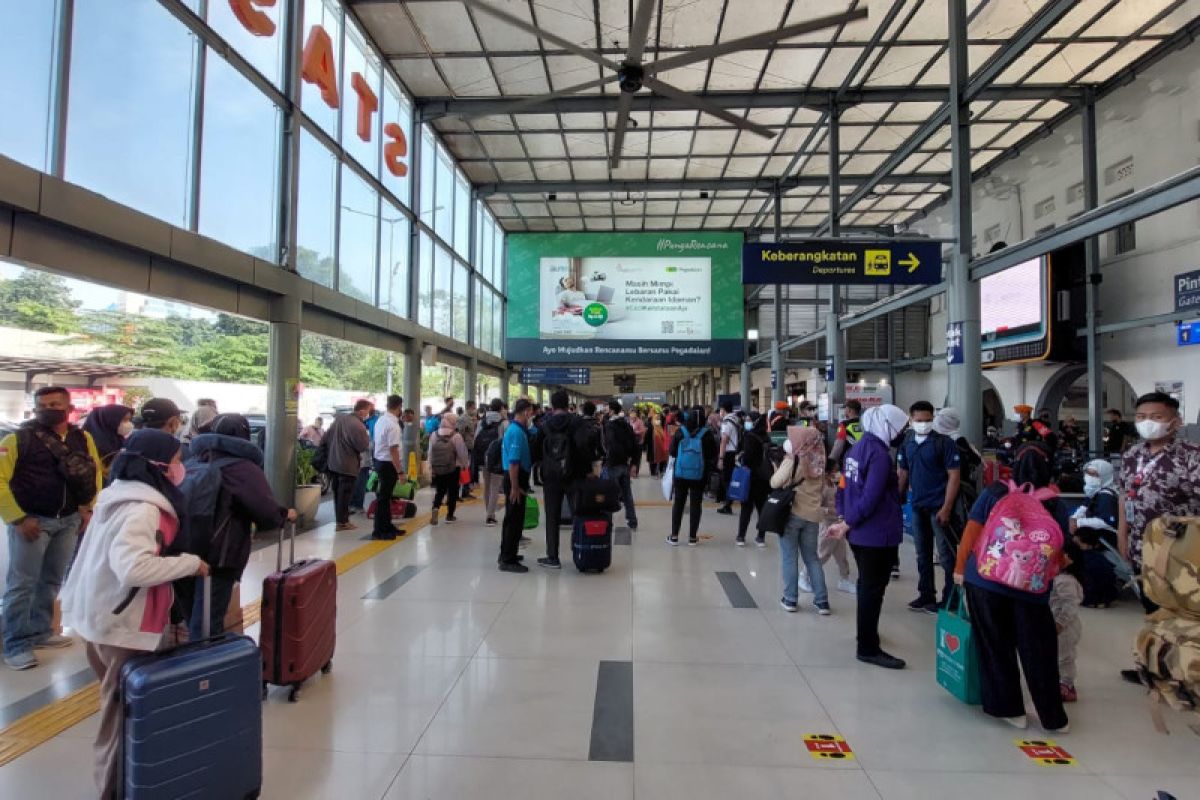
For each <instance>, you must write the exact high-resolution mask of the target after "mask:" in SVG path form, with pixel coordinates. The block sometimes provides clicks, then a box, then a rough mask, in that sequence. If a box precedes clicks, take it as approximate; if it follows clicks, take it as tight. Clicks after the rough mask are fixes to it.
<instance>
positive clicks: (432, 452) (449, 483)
mask: <svg viewBox="0 0 1200 800" xmlns="http://www.w3.org/2000/svg"><path fill="white" fill-rule="evenodd" d="M457 424H458V417H457V416H456V415H454V414H442V424H441V427H440V428H438V429H437V430H436V431H434V433H433V435H432V436H430V437H429V454H428V455H429V470H430V472H432V473H433V488H434V493H433V510H432V512H431V514H430V518H429V524H430V525H437V524H438V511H439V510H440V509H441V507H442V500H443V499H445V501H446V522H457V521H458V518H457V517H455V516H454V510H455V509H456V508H457V507H458V487H459V482H458V476H459V471H460V470H464V469H466V468H467V466H468V464H469V462H468V460H467V445H466V443H464V442H463V438H462V436H460V435H459V434H458V432H457V431H456V430H455V426H457Z"/></svg>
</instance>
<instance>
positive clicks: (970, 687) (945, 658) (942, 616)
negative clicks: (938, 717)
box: [937, 586, 980, 705]
mask: <svg viewBox="0 0 1200 800" xmlns="http://www.w3.org/2000/svg"><path fill="white" fill-rule="evenodd" d="M937 682H938V684H939V685H940V686H941V687H942V688H944V689H945V690H946V691H948V692H949V693H950V694H952V695H954V696H955V697H957V698H958V699H959V700H961V701H963V702H964V703H967V704H968V705H978V704H979V702H980V697H979V649H978V648H977V647H976V645H975V637H974V631H973V630H972V629H971V618H970V616H969V615H968V612H967V602H966V597H965V594H964V592H963V589H962V587H961V586H954V587H952V588H951V589H950V596H949V597H948V598H947V599H946V607H945V608H943V609H942V610H941V611H939V612H938V619H937Z"/></svg>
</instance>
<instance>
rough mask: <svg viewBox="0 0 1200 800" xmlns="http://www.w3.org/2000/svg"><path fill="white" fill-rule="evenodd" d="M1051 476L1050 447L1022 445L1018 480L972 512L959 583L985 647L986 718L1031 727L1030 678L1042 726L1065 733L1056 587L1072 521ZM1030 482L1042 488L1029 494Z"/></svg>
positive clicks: (991, 491) (990, 493) (992, 491)
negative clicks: (1024, 693) (1052, 486)
mask: <svg viewBox="0 0 1200 800" xmlns="http://www.w3.org/2000/svg"><path fill="white" fill-rule="evenodd" d="M1050 477H1051V468H1050V453H1049V452H1047V450H1046V447H1045V446H1044V445H1043V444H1041V443H1040V442H1031V443H1028V444H1025V445H1022V446H1021V448H1020V449H1019V450H1018V451H1017V456H1016V461H1015V463H1014V465H1013V479H1014V481H1013V482H1011V483H1000V482H999V481H997V482H996V483H993V484H992V485H991V486H989V487H988V488H987V490H986V491H985V492H984V493H983V494H981V495H980V497H979V500H977V501H976V503H975V506H974V507H973V508H972V509H971V516H970V521H969V522H968V523H967V528H966V531H965V532H964V533H963V540H962V543H961V544H960V545H959V548H958V561H957V563H956V564H955V569H954V581H955V583H958V584H959V585H964V586H965V587H966V593H967V603H968V606H969V608H970V610H971V623H972V625H973V627H974V631H975V637H976V639H977V640H978V644H979V667H980V689H981V694H982V697H983V711H984V713H986V714H988V715H990V716H993V717H997V718H999V719H1003V720H1004V721H1005V722H1007V723H1009V724H1010V725H1012V726H1014V727H1016V728H1025V727H1026V726H1027V724H1028V722H1027V720H1026V716H1025V700H1024V697H1023V696H1022V694H1021V674H1022V673H1024V675H1025V682H1026V684H1027V685H1028V687H1029V694H1030V696H1031V697H1032V698H1033V705H1034V707H1035V708H1036V709H1037V714H1038V719H1039V720H1040V722H1041V726H1042V729H1043V730H1045V731H1046V732H1047V733H1066V732H1067V731H1068V730H1069V724H1068V720H1067V713H1066V711H1065V710H1064V709H1063V699H1062V692H1061V689H1060V688H1059V672H1058V632H1057V630H1056V628H1055V625H1054V615H1053V614H1052V613H1051V610H1050V589H1051V583H1052V581H1053V579H1054V576H1055V575H1057V574H1058V572H1059V571H1060V569H1061V565H1062V550H1063V544H1064V540H1063V531H1064V530H1066V528H1067V526H1068V520H1067V509H1066V506H1064V505H1063V503H1062V501H1061V500H1059V499H1058V497H1057V491H1055V490H1053V489H1049V488H1047V487H1049V486H1050ZM1026 484H1028V485H1029V486H1032V487H1033V488H1034V489H1035V490H1041V491H1035V493H1033V494H1028V493H1026V492H1025V491H1023V489H1024V488H1025V486H1026ZM1018 662H1019V664H1020V667H1019V668H1018Z"/></svg>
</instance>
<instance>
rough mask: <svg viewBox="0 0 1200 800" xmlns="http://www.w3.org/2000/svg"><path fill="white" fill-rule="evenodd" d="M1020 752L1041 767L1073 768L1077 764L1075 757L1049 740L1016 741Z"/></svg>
mask: <svg viewBox="0 0 1200 800" xmlns="http://www.w3.org/2000/svg"><path fill="white" fill-rule="evenodd" d="M1015 741H1016V744H1017V747H1018V748H1020V750H1021V752H1022V753H1024V754H1025V755H1027V756H1029V757H1030V758H1032V759H1033V760H1034V761H1036V762H1038V763H1039V764H1041V765H1042V766H1043V767H1073V766H1075V765H1076V764H1078V763H1079V762H1078V761H1076V760H1075V757H1074V756H1073V755H1071V754H1070V753H1068V752H1067V751H1066V750H1064V749H1062V748H1061V747H1059V746H1058V745H1056V744H1055V743H1054V742H1053V741H1051V740H1050V739H1016V740H1015Z"/></svg>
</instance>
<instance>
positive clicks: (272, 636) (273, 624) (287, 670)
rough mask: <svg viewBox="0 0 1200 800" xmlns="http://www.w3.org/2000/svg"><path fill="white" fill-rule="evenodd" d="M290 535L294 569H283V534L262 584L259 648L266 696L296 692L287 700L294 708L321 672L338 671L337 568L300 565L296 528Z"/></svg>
mask: <svg viewBox="0 0 1200 800" xmlns="http://www.w3.org/2000/svg"><path fill="white" fill-rule="evenodd" d="M288 530H289V532H290V535H289V540H290V542H291V547H290V550H291V556H290V558H289V565H288V567H287V568H286V569H284V568H283V529H280V532H279V552H278V554H277V555H276V560H275V572H274V573H272V574H271V575H268V576H267V577H266V578H265V579H264V580H263V592H262V623H261V629H260V633H259V637H258V644H259V648H260V649H261V651H262V667H263V669H262V679H263V695H264V696H265V695H266V693H267V686H268V684H275V685H276V686H291V687H292V691H291V693H290V694H289V695H288V700H289V701H291V702H295V701H296V698H297V696H298V695H299V692H300V685H301V684H302V683H304V681H306V680H308V678H310V677H311V676H313V675H315V674H316V673H317V671H318V670H319V671H321V672H323V673H324V672H329V670H330V667H331V666H332V665H333V647H334V639H335V630H334V629H335V623H336V619H337V568H336V566H335V565H334V563H333V562H332V561H327V560H325V559H319V558H309V559H305V560H303V561H300V562H297V561H296V526H295V524H294V523H293V524H292V525H290V526H288Z"/></svg>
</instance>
